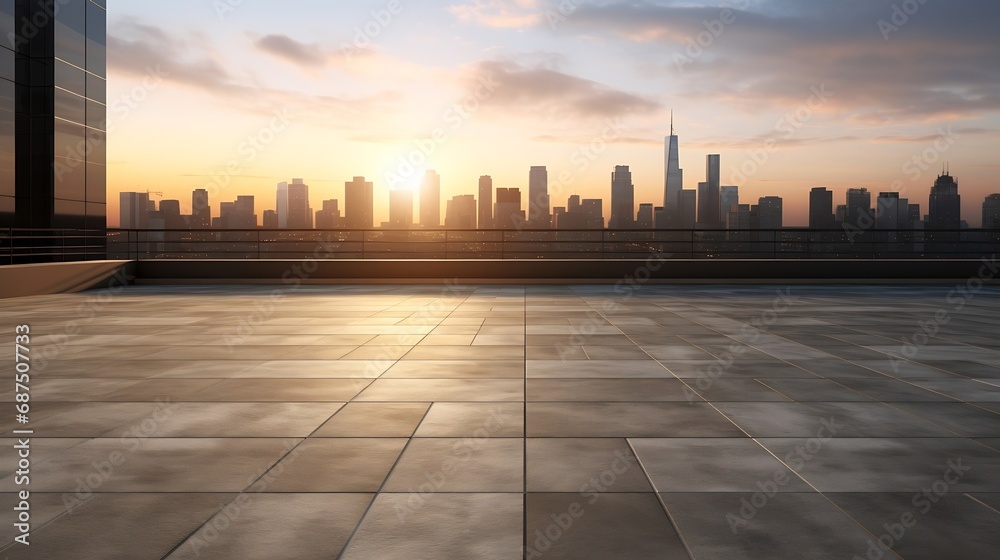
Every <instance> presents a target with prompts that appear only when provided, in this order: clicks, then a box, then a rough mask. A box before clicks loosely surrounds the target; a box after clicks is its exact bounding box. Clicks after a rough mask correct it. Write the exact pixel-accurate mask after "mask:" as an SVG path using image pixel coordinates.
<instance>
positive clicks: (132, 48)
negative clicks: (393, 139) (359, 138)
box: [108, 20, 401, 129]
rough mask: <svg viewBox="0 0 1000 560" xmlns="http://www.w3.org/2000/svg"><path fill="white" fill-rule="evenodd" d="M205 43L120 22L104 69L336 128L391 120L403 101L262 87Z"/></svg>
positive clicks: (392, 95)
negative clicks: (152, 75) (159, 80)
mask: <svg viewBox="0 0 1000 560" xmlns="http://www.w3.org/2000/svg"><path fill="white" fill-rule="evenodd" d="M209 41H210V38H209V37H208V36H206V35H202V34H197V33H191V34H189V35H187V36H180V35H175V34H171V33H169V32H167V31H165V30H164V29H162V28H159V27H156V26H152V25H148V24H145V23H141V22H138V21H135V20H125V21H122V22H118V23H117V24H116V25H115V27H114V32H113V33H109V34H108V70H109V72H110V73H113V74H118V75H121V76H125V77H128V78H130V79H134V80H135V81H136V83H137V84H141V83H142V82H143V80H144V79H145V78H146V77H147V76H149V75H150V73H151V71H152V70H155V72H156V74H157V75H159V76H160V77H161V78H162V79H163V80H164V81H166V82H168V83H172V84H177V85H181V86H184V87H187V88H190V89H194V90H197V91H201V92H203V93H205V94H207V95H209V96H212V97H214V98H216V99H218V100H219V102H221V103H223V104H225V105H227V106H229V107H232V108H234V109H237V110H240V111H243V112H245V113H251V114H259V115H267V116H270V115H272V114H273V113H274V111H275V110H290V111H293V112H294V113H295V114H296V115H297V116H300V117H308V118H309V120H310V121H311V122H315V123H318V124H324V125H327V126H331V127H334V128H341V129H342V128H351V127H356V128H363V127H364V126H366V125H370V124H371V123H372V119H386V120H391V119H392V118H393V117H394V115H397V114H398V110H399V107H398V105H399V100H400V98H401V97H400V94H399V93H397V92H394V91H381V92H374V93H368V94H364V95H359V96H353V97H348V96H336V95H310V94H307V93H302V92H300V91H292V90H284V89H277V88H273V87H268V86H266V85H260V84H258V83H257V82H256V79H255V77H254V76H252V75H237V74H235V73H234V71H233V70H231V68H232V65H230V64H227V61H226V60H225V59H224V58H222V57H221V56H219V55H218V54H215V52H216V51H215V49H214V47H213V45H212V44H211V43H210V42H209ZM278 43H280V41H278Z"/></svg>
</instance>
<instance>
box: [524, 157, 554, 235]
mask: <svg viewBox="0 0 1000 560" xmlns="http://www.w3.org/2000/svg"><path fill="white" fill-rule="evenodd" d="M551 213H552V204H551V201H550V200H549V171H548V169H546V168H545V167H532V168H531V174H530V176H529V178H528V227H531V228H536V229H549V228H550V227H552V218H551Z"/></svg>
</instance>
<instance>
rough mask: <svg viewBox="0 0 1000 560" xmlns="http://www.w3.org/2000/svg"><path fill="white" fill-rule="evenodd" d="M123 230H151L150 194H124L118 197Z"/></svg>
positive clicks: (120, 221) (119, 215)
mask: <svg viewBox="0 0 1000 560" xmlns="http://www.w3.org/2000/svg"><path fill="white" fill-rule="evenodd" d="M118 201H119V209H118V211H119V214H118V217H119V224H120V227H121V228H122V229H149V194H148V193H135V192H123V193H121V194H120V195H119V197H118Z"/></svg>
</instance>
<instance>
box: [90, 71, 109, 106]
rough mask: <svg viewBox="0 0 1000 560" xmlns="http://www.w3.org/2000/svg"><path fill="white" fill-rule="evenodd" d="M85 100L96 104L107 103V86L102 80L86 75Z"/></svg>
mask: <svg viewBox="0 0 1000 560" xmlns="http://www.w3.org/2000/svg"><path fill="white" fill-rule="evenodd" d="M87 98H88V99H93V100H94V101H97V102H98V103H107V102H108V85H107V82H105V81H104V78H100V77H98V76H95V75H93V74H87Z"/></svg>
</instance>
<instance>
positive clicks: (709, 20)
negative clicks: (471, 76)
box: [560, 0, 1000, 126]
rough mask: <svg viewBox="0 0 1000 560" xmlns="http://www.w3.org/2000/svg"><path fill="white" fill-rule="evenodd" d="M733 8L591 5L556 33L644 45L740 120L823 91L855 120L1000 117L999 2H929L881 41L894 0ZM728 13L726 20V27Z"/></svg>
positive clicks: (660, 63) (689, 89) (690, 90)
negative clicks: (992, 114) (740, 111)
mask: <svg viewBox="0 0 1000 560" xmlns="http://www.w3.org/2000/svg"><path fill="white" fill-rule="evenodd" d="M896 3H898V2H896ZM738 5H743V6H746V8H745V9H736V8H725V7H724V6H723V5H721V3H716V5H714V6H706V5H692V4H691V3H684V4H681V3H680V2H662V1H656V2H654V1H651V0H629V1H627V2H625V1H611V2H605V3H601V4H594V3H586V4H582V5H580V6H579V8H578V9H577V10H576V12H575V13H573V14H572V16H570V17H569V18H567V20H566V21H565V22H563V23H561V24H560V25H561V26H560V29H561V30H564V31H567V32H572V33H577V34H581V33H585V34H589V35H594V34H596V35H599V36H606V37H607V36H610V37H612V38H616V39H619V40H624V41H625V42H626V44H633V45H635V46H636V47H641V48H637V49H635V50H636V51H638V52H640V53H641V54H642V55H643V56H645V57H646V58H645V60H644V62H646V63H647V64H652V66H653V67H654V68H656V70H657V71H658V72H661V73H663V75H665V76H667V77H669V78H672V81H673V82H674V83H675V85H676V88H677V89H678V90H679V91H680V92H681V94H682V95H684V96H686V97H688V98H691V99H697V100H702V101H717V102H719V103H720V104H726V105H728V106H731V107H740V108H742V109H744V110H745V111H746V112H758V111H760V110H761V109H762V108H777V109H782V108H784V109H786V110H793V109H794V108H795V107H797V106H799V105H801V104H802V103H804V102H806V101H807V99H808V96H809V92H810V88H811V87H813V86H818V85H821V84H825V85H826V86H827V88H829V89H830V90H831V91H833V92H834V94H835V95H834V97H833V98H832V99H831V100H830V102H829V103H828V104H826V105H825V106H824V108H823V110H824V111H826V112H830V113H844V114H845V117H846V118H850V119H851V120H853V121H855V122H859V123H872V124H878V125H883V126H884V125H891V124H898V123H901V122H910V123H913V122H928V121H933V120H942V119H961V118H977V117H980V116H982V115H983V113H986V112H997V111H1000V64H997V63H996V52H997V39H996V31H995V24H994V23H993V22H995V21H997V20H998V19H1000V2H996V1H995V0H964V1H963V2H928V3H926V4H922V5H921V7H920V8H919V10H918V11H917V12H916V13H913V14H911V15H908V16H907V21H906V22H905V23H902V20H901V19H899V18H898V17H897V19H896V23H902V25H899V26H898V30H896V31H889V32H888V33H887V35H884V34H883V30H884V29H885V28H883V30H880V23H879V22H889V23H890V24H892V17H893V5H894V2H893V1H892V0H839V1H837V2H831V1H827V0H795V1H792V0H755V1H753V2H742V3H738ZM724 10H729V11H728V12H725V13H726V14H727V17H726V18H725V19H727V20H730V23H728V24H726V23H722V20H723V19H724V18H723V13H724ZM886 36H888V40H886ZM650 47H656V48H655V49H651V48H650ZM622 48H626V47H622ZM630 52H632V51H630ZM651 52H652V53H654V54H652V55H650V54H649V53H651ZM651 60H653V61H655V62H652V63H650V61H651Z"/></svg>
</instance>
